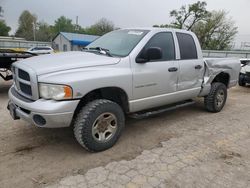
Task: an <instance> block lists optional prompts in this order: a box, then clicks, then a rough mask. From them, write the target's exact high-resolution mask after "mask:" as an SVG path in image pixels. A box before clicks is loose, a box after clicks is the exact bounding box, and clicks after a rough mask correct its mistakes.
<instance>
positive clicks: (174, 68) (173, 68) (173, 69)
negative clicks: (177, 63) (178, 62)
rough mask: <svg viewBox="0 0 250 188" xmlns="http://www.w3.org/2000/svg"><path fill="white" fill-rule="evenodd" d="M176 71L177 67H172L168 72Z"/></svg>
mask: <svg viewBox="0 0 250 188" xmlns="http://www.w3.org/2000/svg"><path fill="white" fill-rule="evenodd" d="M176 71H178V68H177V67H171V68H169V69H168V72H176Z"/></svg>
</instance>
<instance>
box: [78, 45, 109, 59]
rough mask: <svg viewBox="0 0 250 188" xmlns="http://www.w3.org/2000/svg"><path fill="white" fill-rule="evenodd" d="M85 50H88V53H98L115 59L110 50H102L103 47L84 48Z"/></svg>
mask: <svg viewBox="0 0 250 188" xmlns="http://www.w3.org/2000/svg"><path fill="white" fill-rule="evenodd" d="M83 50H86V51H98V52H99V53H100V54H104V55H107V56H109V57H113V56H112V55H111V53H110V52H109V50H108V49H105V48H101V47H93V48H83Z"/></svg>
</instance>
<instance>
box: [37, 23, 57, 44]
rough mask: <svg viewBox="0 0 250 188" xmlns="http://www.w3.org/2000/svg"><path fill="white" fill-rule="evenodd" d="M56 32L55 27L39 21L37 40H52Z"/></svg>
mask: <svg viewBox="0 0 250 188" xmlns="http://www.w3.org/2000/svg"><path fill="white" fill-rule="evenodd" d="M54 35H55V33H54V32H53V27H52V26H50V25H48V24H47V23H45V22H38V23H37V31H36V40H37V41H47V42H50V41H52V39H53V37H54Z"/></svg>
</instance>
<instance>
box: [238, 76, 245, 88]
mask: <svg viewBox="0 0 250 188" xmlns="http://www.w3.org/2000/svg"><path fill="white" fill-rule="evenodd" d="M238 83H239V86H242V87H244V86H246V82H245V81H244V77H243V76H242V75H240V76H239V82H238Z"/></svg>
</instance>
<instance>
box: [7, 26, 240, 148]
mask: <svg viewBox="0 0 250 188" xmlns="http://www.w3.org/2000/svg"><path fill="white" fill-rule="evenodd" d="M240 68H241V66H240V61H239V59H238V60H237V59H203V57H202V51H201V47H200V44H199V41H198V39H197V37H196V36H195V34H194V33H192V32H189V31H184V30H176V29H166V28H146V29H140V28H133V29H121V30H116V31H113V32H110V33H108V34H106V35H104V36H102V37H100V38H98V39H97V40H95V41H94V42H93V43H91V44H90V45H88V46H87V47H86V48H85V50H84V51H83V52H65V53H60V54H54V55H45V56H37V57H32V58H29V59H25V60H22V61H19V62H18V63H15V64H14V65H13V69H14V70H15V71H14V84H13V86H12V87H11V88H10V90H9V99H10V102H9V105H8V109H9V111H10V114H11V116H12V117H13V119H20V118H21V119H24V120H26V121H28V122H30V123H32V124H35V125H36V126H38V127H47V128H57V127H69V126H72V127H73V128H74V135H75V137H76V140H77V141H78V142H79V144H80V145H81V146H83V147H84V148H86V149H87V150H89V151H93V152H97V151H103V150H106V149H108V148H110V147H112V146H113V145H114V144H115V143H116V142H117V140H118V138H119V137H120V135H121V133H122V130H123V128H124V125H125V114H127V115H131V116H133V117H143V116H145V114H146V116H147V115H152V114H156V113H159V112H163V111H164V110H165V111H166V110H169V109H173V108H177V107H181V106H184V105H188V104H190V103H193V101H192V100H190V99H193V98H196V97H204V101H205V107H206V109H207V111H209V112H214V113H215V112H220V111H221V110H222V109H223V107H224V105H225V103H226V100H227V89H228V88H231V87H233V86H235V85H236V84H237V82H238V78H239V72H240Z"/></svg>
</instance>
